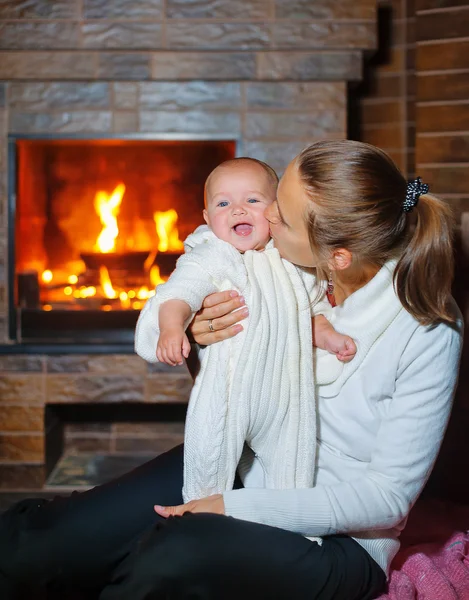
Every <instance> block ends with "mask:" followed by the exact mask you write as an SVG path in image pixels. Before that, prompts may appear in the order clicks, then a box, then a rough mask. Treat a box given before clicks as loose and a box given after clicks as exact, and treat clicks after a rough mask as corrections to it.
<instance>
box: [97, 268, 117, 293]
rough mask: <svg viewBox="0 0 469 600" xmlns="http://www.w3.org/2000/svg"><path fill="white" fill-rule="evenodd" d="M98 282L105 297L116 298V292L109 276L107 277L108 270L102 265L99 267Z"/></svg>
mask: <svg viewBox="0 0 469 600" xmlns="http://www.w3.org/2000/svg"><path fill="white" fill-rule="evenodd" d="M99 282H100V284H101V287H102V288H103V292H104V295H105V296H106V298H117V293H116V291H115V290H114V288H113V287H112V283H111V278H110V277H109V271H108V270H107V269H106V267H105V266H104V265H102V266H101V267H99Z"/></svg>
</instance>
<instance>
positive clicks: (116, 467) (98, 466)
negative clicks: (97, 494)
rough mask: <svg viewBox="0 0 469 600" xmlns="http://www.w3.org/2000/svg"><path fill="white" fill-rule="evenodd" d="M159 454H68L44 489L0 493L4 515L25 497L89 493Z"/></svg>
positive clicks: (59, 463)
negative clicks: (80, 491) (77, 492)
mask: <svg viewBox="0 0 469 600" xmlns="http://www.w3.org/2000/svg"><path fill="white" fill-rule="evenodd" d="M154 457H155V454H151V455H150V454H135V453H133V454H125V453H119V454H106V453H96V452H93V453H84V452H83V453H78V454H65V455H64V456H63V457H62V458H61V459H60V460H59V462H58V463H57V465H56V466H55V468H54V470H53V471H52V473H51V475H50V476H49V478H48V480H47V484H46V485H45V486H44V488H43V489H42V490H30V491H28V490H18V491H15V490H11V491H10V490H9V491H3V492H0V512H2V511H4V510H6V509H7V508H8V507H9V506H11V505H12V504H13V503H15V502H18V501H19V500H21V499H23V498H30V497H35V498H53V497H54V496H56V495H57V494H67V493H70V492H72V491H73V490H86V489H89V488H90V487H94V486H95V485H99V484H101V483H106V482H107V481H110V480H111V479H114V478H115V477H119V476H120V475H123V474H124V473H127V472H128V471H131V470H132V469H135V467H138V466H139V465H141V464H143V463H144V462H146V461H148V460H151V459H152V458H154Z"/></svg>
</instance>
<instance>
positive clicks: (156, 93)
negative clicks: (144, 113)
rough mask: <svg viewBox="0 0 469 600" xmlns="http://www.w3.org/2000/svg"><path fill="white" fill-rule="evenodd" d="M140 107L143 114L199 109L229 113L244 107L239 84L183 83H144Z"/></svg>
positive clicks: (141, 86)
mask: <svg viewBox="0 0 469 600" xmlns="http://www.w3.org/2000/svg"><path fill="white" fill-rule="evenodd" d="M139 86H140V107H141V108H142V109H144V110H147V109H149V110H155V109H160V108H161V109H164V110H172V109H175V110H180V109H191V108H196V109H198V110H201V109H202V108H205V109H209V110H210V109H212V108H215V109H228V110H231V109H233V108H235V107H240V106H241V89H240V84H239V83H235V82H224V83H218V82H212V81H181V82H166V81H161V82H153V81H152V82H144V83H141V84H139Z"/></svg>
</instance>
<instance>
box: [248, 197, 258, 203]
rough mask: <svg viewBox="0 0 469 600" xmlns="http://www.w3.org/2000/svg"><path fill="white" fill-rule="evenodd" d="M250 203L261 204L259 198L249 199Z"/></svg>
mask: <svg viewBox="0 0 469 600" xmlns="http://www.w3.org/2000/svg"><path fill="white" fill-rule="evenodd" d="M248 202H250V203H251V204H255V203H256V202H259V200H258V199H257V198H249V200H248Z"/></svg>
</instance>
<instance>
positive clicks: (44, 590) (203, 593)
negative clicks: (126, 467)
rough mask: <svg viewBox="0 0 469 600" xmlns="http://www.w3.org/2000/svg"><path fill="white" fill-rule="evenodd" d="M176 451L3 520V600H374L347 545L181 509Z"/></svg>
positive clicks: (368, 572) (377, 588)
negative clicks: (176, 508)
mask: <svg viewBox="0 0 469 600" xmlns="http://www.w3.org/2000/svg"><path fill="white" fill-rule="evenodd" d="M181 488H182V446H178V447H177V448H174V449H173V450H171V451H170V452H167V453H166V454H163V455H161V456H159V457H158V458H156V459H154V460H152V461H150V462H149V463H146V464H145V465H143V466H141V467H139V468H138V469H135V470H134V471H132V472H131V473H128V474H127V475H125V476H124V477H121V478H119V479H117V480H115V481H113V482H111V483H108V484H106V485H102V486H99V487H96V488H94V489H92V490H90V491H88V492H84V493H74V494H72V495H71V496H69V497H63V498H62V497H60V498H56V499H54V500H51V501H45V500H33V499H30V500H25V501H22V502H19V503H18V504H16V505H15V506H13V507H12V508H11V509H9V510H8V511H7V512H6V513H4V514H3V515H2V516H1V517H0V519H1V520H0V598H2V600H17V599H25V600H26V599H28V600H33V599H35V598H41V599H43V598H47V600H50V599H54V600H56V599H57V600H59V599H60V600H69V599H72V598H73V599H75V598H86V599H91V598H98V597H99V598H100V600H111V599H115V600H119V599H122V600H124V599H126V600H127V599H128V600H150V599H160V598H161V599H164V600H167V599H189V598H193V599H200V600H203V599H210V600H212V599H213V600H222V599H230V598H233V599H235V598H236V599H238V600H239V599H240V598H243V600H249V599H251V598H252V599H253V600H254V599H256V600H261V599H263V598H265V599H269V600H273V599H276V598H278V599H288V600H293V599H295V600H296V599H297V600H301V599H303V598H304V599H308V600H313V599H321V600H332V599H334V600H341V599H343V600H371V599H372V598H375V597H376V596H378V595H379V593H380V592H381V591H382V590H383V588H384V584H385V576H384V573H383V571H382V570H381V568H380V567H379V566H378V565H377V564H376V563H375V562H374V561H373V560H372V559H371V558H370V556H369V555H368V554H367V552H365V551H364V550H363V549H362V548H361V546H359V544H357V543H356V542H355V541H354V540H352V539H351V538H349V537H347V536H340V535H337V536H329V537H327V538H325V539H324V542H323V545H322V546H318V545H317V544H315V543H312V542H310V541H309V540H307V539H305V538H303V537H302V536H300V535H298V534H295V533H291V532H288V531H284V530H282V529H278V528H275V527H268V526H266V525H259V524H256V523H249V522H247V521H241V520H238V519H233V518H230V517H225V516H221V515H213V514H208V513H207V514H186V515H184V516H183V517H175V518H170V519H168V520H164V519H162V518H160V517H159V516H158V515H156V514H155V513H154V511H153V505H154V504H161V505H177V504H181V503H182V497H181Z"/></svg>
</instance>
